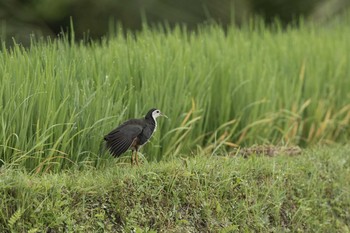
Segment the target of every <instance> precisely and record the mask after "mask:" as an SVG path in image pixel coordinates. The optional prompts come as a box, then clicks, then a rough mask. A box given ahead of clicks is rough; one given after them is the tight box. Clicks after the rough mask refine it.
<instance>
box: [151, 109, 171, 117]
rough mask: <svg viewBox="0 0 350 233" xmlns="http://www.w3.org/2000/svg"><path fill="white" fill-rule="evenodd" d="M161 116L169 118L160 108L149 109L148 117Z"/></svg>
mask: <svg viewBox="0 0 350 233" xmlns="http://www.w3.org/2000/svg"><path fill="white" fill-rule="evenodd" d="M159 116H163V117H166V118H168V117H167V116H166V115H164V114H163V113H162V112H161V111H160V110H159V109H156V108H152V109H151V110H149V111H148V113H147V115H146V118H148V117H152V118H153V119H156V118H157V117H159Z"/></svg>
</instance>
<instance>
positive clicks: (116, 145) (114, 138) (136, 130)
mask: <svg viewBox="0 0 350 233" xmlns="http://www.w3.org/2000/svg"><path fill="white" fill-rule="evenodd" d="M142 129H143V127H142V126H141V125H136V124H130V125H128V124H123V125H121V126H119V127H118V128H116V129H115V130H113V131H112V132H110V133H109V134H108V135H106V136H105V137H104V139H105V141H106V142H107V143H106V145H107V148H108V149H109V151H110V152H111V154H113V155H114V156H116V157H118V156H120V155H121V154H123V153H124V152H126V151H127V150H128V149H129V148H130V146H131V144H132V143H133V142H134V140H135V139H136V138H137V136H138V135H140V133H141V132H142Z"/></svg>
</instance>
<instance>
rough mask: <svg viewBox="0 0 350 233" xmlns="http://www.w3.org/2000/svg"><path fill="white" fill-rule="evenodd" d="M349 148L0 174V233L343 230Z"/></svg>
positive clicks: (349, 202)
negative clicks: (61, 170)
mask: <svg viewBox="0 0 350 233" xmlns="http://www.w3.org/2000/svg"><path fill="white" fill-rule="evenodd" d="M349 177H350V147H343V148H333V149H326V148H318V149H315V150H312V149H309V150H307V151H305V152H304V153H303V154H302V155H300V156H295V157H290V156H283V155H281V156H277V157H274V158H270V157H263V156H262V157H257V156H251V157H249V158H247V159H244V158H242V157H220V156H196V157H193V158H187V159H174V160H171V161H168V162H160V163H149V164H144V165H143V166H141V167H138V168H135V167H133V168H131V167H130V166H129V165H127V164H120V163H119V164H115V163H111V164H110V165H109V166H107V167H105V168H104V169H100V170H84V171H77V170H75V171H73V170H69V171H66V172H62V173H59V174H57V173H56V174H44V175H30V174H28V173H26V172H21V171H16V170H14V169H11V168H7V169H5V168H3V169H2V170H1V173H0V195H1V202H0V211H1V212H0V213H1V214H0V231H1V232H10V231H12V232H63V231H68V232H73V231H74V232H92V231H93V232H119V231H125V232H130V230H131V229H133V228H135V229H136V230H137V232H156V231H166V232H207V231H210V232H233V231H240V232H253V231H255V232H289V231H291V232H349V231H350V228H349V225H350V212H349V210H350V179H349Z"/></svg>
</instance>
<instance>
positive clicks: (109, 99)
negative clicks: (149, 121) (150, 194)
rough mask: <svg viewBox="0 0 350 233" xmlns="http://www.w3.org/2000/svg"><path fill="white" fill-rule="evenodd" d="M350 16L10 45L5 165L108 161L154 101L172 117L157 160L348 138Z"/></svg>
mask: <svg viewBox="0 0 350 233" xmlns="http://www.w3.org/2000/svg"><path fill="white" fill-rule="evenodd" d="M348 21H350V20H346V19H344V22H336V23H334V24H331V25H330V26H327V27H324V28H319V27H317V26H312V25H307V26H301V27H300V28H298V29H286V30H281V29H276V30H269V29H267V28H264V26H261V27H258V28H255V29H253V27H252V28H242V29H237V28H234V27H231V28H228V30H227V32H225V31H224V30H223V29H221V28H220V27H216V26H206V27H203V28H202V29H199V30H198V32H197V33H191V32H187V31H185V30H181V29H180V28H175V29H174V30H172V31H169V32H163V31H161V30H159V31H157V30H148V29H146V30H144V31H142V32H139V33H138V34H137V35H128V36H127V37H123V36H121V35H118V36H115V37H110V38H108V39H105V40H103V41H102V42H91V43H90V44H89V45H86V44H71V43H70V42H69V41H67V40H64V39H63V40H55V41H49V42H33V44H32V46H31V47H30V48H29V49H24V48H22V47H21V46H20V45H17V46H15V47H13V48H12V49H10V50H6V49H5V46H3V49H2V50H1V52H0V83H1V86H0V120H1V122H0V131H1V133H0V161H1V162H2V163H6V164H17V165H21V166H25V167H26V168H27V169H28V170H30V171H33V170H38V171H42V170H45V169H46V170H51V171H59V170H60V169H62V168H63V169H65V168H68V167H83V166H99V164H100V162H101V161H100V157H101V152H100V143H101V139H102V137H103V135H104V134H106V133H107V132H109V131H110V130H111V129H113V128H114V127H115V126H116V125H117V124H118V123H120V122H121V121H122V120H125V119H127V118H129V117H141V116H143V115H144V114H145V112H146V111H147V110H148V109H150V108H151V107H154V106H155V107H158V108H160V109H161V110H162V111H163V112H165V113H166V114H167V115H168V116H169V117H170V120H164V119H161V120H160V122H159V128H158V131H157V133H156V134H155V135H154V136H155V138H153V140H152V143H151V144H149V145H148V146H147V147H145V148H144V153H145V154H146V157H147V158H148V159H149V160H150V161H153V160H160V159H162V158H167V159H169V158H172V157H178V156H179V155H183V154H190V153H196V151H197V149H198V148H200V149H208V147H209V150H211V152H213V153H216V152H217V151H219V149H220V148H223V149H225V150H227V149H229V148H228V146H233V144H232V143H234V144H238V145H251V144H254V143H259V144H260V143H266V142H270V143H287V144H288V143H289V144H299V145H312V144H315V143H319V142H323V143H332V142H342V141H347V140H348V139H349V135H350V130H349V121H350V111H349V110H350V105H349V102H350V95H349V91H348V89H349V86H350V79H349V76H350V66H348V64H349V61H350V53H348V52H347V51H350V44H349V43H348V38H349V36H350V29H349V27H348Z"/></svg>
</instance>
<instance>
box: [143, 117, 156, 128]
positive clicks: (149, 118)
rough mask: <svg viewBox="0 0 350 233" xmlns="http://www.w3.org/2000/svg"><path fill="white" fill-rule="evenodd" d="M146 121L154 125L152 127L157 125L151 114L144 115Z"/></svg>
mask: <svg viewBox="0 0 350 233" xmlns="http://www.w3.org/2000/svg"><path fill="white" fill-rule="evenodd" d="M145 119H146V121H148V122H149V123H150V124H152V125H154V127H157V120H156V119H155V118H154V117H153V116H151V117H146V118H145Z"/></svg>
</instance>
